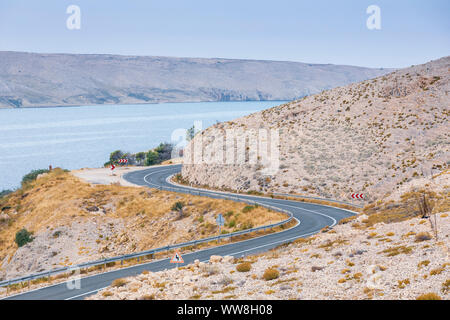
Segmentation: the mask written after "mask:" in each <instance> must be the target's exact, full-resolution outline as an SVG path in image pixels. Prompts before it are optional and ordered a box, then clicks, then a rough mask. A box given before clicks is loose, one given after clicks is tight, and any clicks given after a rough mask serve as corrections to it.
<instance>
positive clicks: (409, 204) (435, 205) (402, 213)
mask: <svg viewBox="0 0 450 320" xmlns="http://www.w3.org/2000/svg"><path fill="white" fill-rule="evenodd" d="M424 199H425V200H424ZM424 201H425V202H424ZM432 209H434V212H445V211H448V210H449V209H450V200H449V199H448V196H446V195H445V194H438V193H436V192H433V191H429V190H424V189H420V190H417V191H410V192H406V193H404V194H402V196H401V199H400V201H398V202H394V201H388V202H383V201H379V202H377V203H375V202H374V203H371V204H370V205H367V206H366V207H364V209H363V212H364V213H365V214H367V215H368V218H367V219H366V220H364V221H362V223H363V227H371V226H373V225H374V224H377V223H380V222H384V223H391V222H400V221H404V220H407V219H410V218H413V217H416V216H423V215H429V214H430V213H431V210H432Z"/></svg>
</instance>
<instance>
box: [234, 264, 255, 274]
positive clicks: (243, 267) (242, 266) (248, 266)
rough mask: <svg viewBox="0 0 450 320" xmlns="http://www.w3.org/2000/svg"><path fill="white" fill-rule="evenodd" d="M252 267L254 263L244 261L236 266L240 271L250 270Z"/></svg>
mask: <svg viewBox="0 0 450 320" xmlns="http://www.w3.org/2000/svg"><path fill="white" fill-rule="evenodd" d="M251 268H252V264H251V263H250V262H243V263H240V264H238V265H237V266H236V270H237V271H239V272H249V271H250V269H251Z"/></svg>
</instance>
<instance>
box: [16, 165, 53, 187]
mask: <svg viewBox="0 0 450 320" xmlns="http://www.w3.org/2000/svg"><path fill="white" fill-rule="evenodd" d="M48 172H49V171H48V169H39V170H32V171H31V172H30V173H27V174H26V175H24V176H23V178H22V186H23V185H25V184H27V183H30V182H33V181H34V180H36V179H37V177H38V175H40V174H43V173H48Z"/></svg>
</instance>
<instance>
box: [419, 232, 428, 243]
mask: <svg viewBox="0 0 450 320" xmlns="http://www.w3.org/2000/svg"><path fill="white" fill-rule="evenodd" d="M415 240H416V242H422V241H427V240H431V235H430V234H429V233H428V232H420V233H418V234H417V235H416V238H415Z"/></svg>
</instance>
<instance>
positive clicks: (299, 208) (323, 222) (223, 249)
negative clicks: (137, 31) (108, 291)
mask: <svg viewBox="0 0 450 320" xmlns="http://www.w3.org/2000/svg"><path fill="white" fill-rule="evenodd" d="M180 170H181V165H171V166H158V167H154V168H150V169H145V170H140V171H134V172H130V173H127V174H126V175H124V179H126V180H127V181H129V182H132V183H134V184H137V185H141V186H148V187H151V188H160V189H165V188H170V187H174V185H172V184H171V183H170V182H168V178H169V177H170V176H171V175H173V174H175V173H177V172H179V171H180ZM176 187H177V188H182V189H183V190H180V192H186V193H191V194H192V193H194V194H199V195H202V196H208V197H212V198H224V197H226V196H229V195H230V194H228V193H226V192H215V191H209V190H204V189H195V188H191V187H181V186H176ZM232 195H233V197H238V198H239V199H241V200H244V201H251V202H254V201H255V202H258V203H260V204H266V205H271V206H274V207H278V208H282V209H285V210H288V211H290V212H291V213H292V214H293V216H294V218H295V219H296V220H297V222H298V224H297V225H296V226H295V227H293V228H290V229H288V230H285V231H282V232H278V233H273V234H269V235H265V236H260V237H257V238H253V239H249V240H244V241H240V242H234V243H230V244H225V245H221V246H217V247H212V248H208V249H203V250H199V251H195V252H192V253H187V254H183V259H184V261H185V263H187V264H189V263H192V262H193V261H194V260H195V259H199V260H200V261H208V260H209V257H210V256H211V255H221V256H225V255H231V256H234V257H242V256H246V255H250V254H256V253H260V252H263V251H267V250H269V249H272V248H274V247H276V246H278V245H280V244H283V243H287V242H290V241H293V240H295V239H298V238H302V237H307V236H310V235H312V234H315V233H317V232H319V231H320V230H321V229H322V228H324V227H325V226H334V225H335V224H336V223H337V222H338V221H339V220H340V219H343V218H345V217H348V216H351V215H353V214H354V212H351V211H348V210H344V209H338V208H334V207H329V206H323V205H317V204H311V203H304V202H298V201H290V200H281V199H272V198H266V197H259V196H250V195H238V194H232ZM173 267H174V266H173V265H171V264H170V263H169V259H162V260H158V261H153V262H149V263H144V264H141V265H136V266H131V267H127V268H122V269H119V270H116V271H110V272H106V273H102V274H97V275H92V276H87V277H84V278H82V279H81V281H80V285H79V288H77V286H73V285H72V286H70V285H69V286H68V285H67V283H66V282H64V283H60V284H55V285H52V286H48V287H45V288H41V289H37V290H32V291H29V292H26V293H23V294H18V295H15V296H10V297H8V298H7V299H22V300H24V299H26V300H30V299H32V300H43V299H51V300H61V299H66V300H71V299H84V298H85V297H87V296H89V295H92V294H94V293H96V292H97V291H98V290H100V289H103V288H105V287H107V286H109V285H110V284H111V282H112V281H113V280H114V279H117V278H122V277H128V276H134V275H138V274H140V273H142V272H143V271H144V270H149V271H160V270H164V269H169V268H173ZM69 287H70V288H69Z"/></svg>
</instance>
